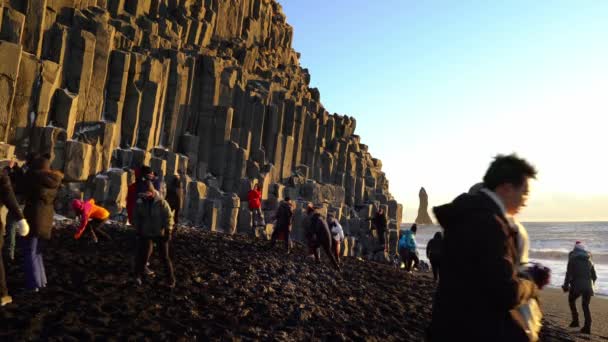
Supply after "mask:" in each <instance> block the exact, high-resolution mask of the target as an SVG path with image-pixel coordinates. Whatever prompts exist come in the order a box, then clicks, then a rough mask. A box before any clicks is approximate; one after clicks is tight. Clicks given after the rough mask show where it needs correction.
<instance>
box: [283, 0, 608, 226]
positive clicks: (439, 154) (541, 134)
mask: <svg viewBox="0 0 608 342" xmlns="http://www.w3.org/2000/svg"><path fill="white" fill-rule="evenodd" d="M280 3H281V4H282V5H283V9H284V11H285V13H286V15H287V21H288V22H289V23H290V24H291V25H292V26H293V27H294V31H295V33H294V44H293V45H294V48H295V49H296V50H297V51H299V52H301V54H302V57H301V60H300V62H301V65H302V66H303V67H305V68H308V69H309V70H310V72H311V76H312V81H311V83H312V86H316V87H318V88H319V90H320V92H321V101H322V103H323V105H324V106H325V108H326V109H327V110H328V111H329V112H330V113H334V112H336V113H339V114H348V115H351V116H354V117H355V118H356V119H357V134H359V135H361V137H362V141H363V143H365V144H368V145H369V148H370V152H371V153H372V154H373V155H374V157H378V158H380V159H382V161H383V165H384V167H383V169H384V171H385V172H386V173H387V175H388V177H389V180H390V188H391V192H392V193H393V195H395V197H396V198H397V199H398V200H399V201H400V202H402V203H404V205H405V215H406V217H405V220H406V221H408V222H410V221H412V220H413V219H414V216H415V214H416V210H417V206H418V197H417V196H418V190H419V188H420V187H421V186H424V187H425V188H426V189H427V192H428V193H429V200H430V204H431V206H433V205H438V204H441V203H444V202H447V201H451V200H452V199H453V198H454V197H455V196H456V195H458V194H459V193H460V192H462V191H466V190H467V189H468V188H469V186H470V185H472V184H473V183H475V182H477V181H479V180H480V179H481V178H482V176H483V173H484V172H485V169H486V168H487V165H488V164H489V162H490V161H491V158H492V156H494V155H495V154H497V153H511V152H517V153H518V154H519V155H520V156H522V157H524V158H526V159H528V160H529V161H531V162H532V163H533V164H535V165H536V166H537V168H538V169H539V175H538V180H537V181H536V182H535V183H534V184H533V188H532V193H531V198H530V201H529V205H528V208H526V209H525V210H524V211H523V212H522V219H524V220H608V148H607V147H608V138H607V136H608V134H607V131H608V124H607V123H608V119H607V118H608V20H606V18H608V1H604V0H594V1H515V0H510V1H409V0H382V1H371V0H365V1H364V0H332V1H327V0H324V1H321V0H308V1H303V0H282V1H281V0H280Z"/></svg>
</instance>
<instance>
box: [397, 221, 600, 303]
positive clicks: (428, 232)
mask: <svg viewBox="0 0 608 342" xmlns="http://www.w3.org/2000/svg"><path fill="white" fill-rule="evenodd" d="M523 225H524V226H525V227H526V229H527V230H528V234H529V235H530V261H533V262H539V263H541V264H543V265H545V266H547V267H549V268H551V283H550V285H551V286H552V287H560V286H561V285H562V284H563V282H564V277H565V275H566V267H567V265H568V253H569V252H570V251H571V250H572V248H573V247H574V243H575V242H576V241H581V242H582V243H583V244H585V246H586V247H587V250H589V251H590V252H591V255H592V260H593V263H594V264H595V272H596V273H597V278H598V279H597V282H596V291H595V293H596V294H599V295H602V296H608V222H523ZM410 226H411V224H403V225H402V228H406V229H409V227H410ZM440 230H441V227H440V226H438V225H424V226H418V234H417V235H416V241H417V243H418V246H419V248H420V249H419V253H420V257H421V259H424V260H426V244H427V243H428V241H429V240H430V239H431V238H432V237H433V235H435V232H438V231H440Z"/></svg>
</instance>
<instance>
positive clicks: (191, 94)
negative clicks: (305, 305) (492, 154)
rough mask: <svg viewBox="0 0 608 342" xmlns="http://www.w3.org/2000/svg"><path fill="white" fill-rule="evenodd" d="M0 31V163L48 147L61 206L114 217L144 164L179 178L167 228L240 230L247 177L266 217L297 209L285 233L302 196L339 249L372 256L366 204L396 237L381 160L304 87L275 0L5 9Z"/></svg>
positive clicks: (303, 73)
mask: <svg viewBox="0 0 608 342" xmlns="http://www.w3.org/2000/svg"><path fill="white" fill-rule="evenodd" d="M0 21H1V22H0V25H1V30H0V61H1V62H2V63H0V73H1V74H2V75H5V76H7V77H2V78H0V99H1V101H0V141H4V142H6V143H2V144H0V159H2V160H4V161H0V167H1V166H3V165H4V164H6V163H8V159H11V158H12V157H13V156H16V157H17V158H18V159H20V160H23V159H24V158H25V155H26V154H27V153H28V152H33V151H35V152H41V153H48V154H49V155H50V156H51V163H52V167H53V168H54V169H57V170H62V171H63V172H64V173H65V182H64V186H63V187H62V189H61V191H60V195H59V198H58V201H57V209H58V211H59V212H62V213H67V212H66V210H69V208H66V207H69V206H66V205H65V203H69V202H70V200H71V199H72V198H81V196H82V194H84V197H85V198H94V199H95V201H96V202H97V203H99V204H100V205H104V206H106V207H107V208H109V209H110V210H111V212H112V215H114V216H116V215H117V214H118V213H120V212H121V211H122V210H123V208H124V205H125V196H126V193H127V191H126V189H127V187H128V185H129V184H130V183H132V182H133V181H134V178H135V177H134V175H135V172H134V170H135V169H137V168H138V167H140V166H142V165H149V166H150V167H152V169H153V170H154V172H155V173H156V174H157V175H158V176H159V177H160V178H161V179H163V180H167V179H170V178H171V177H172V176H173V175H175V174H178V173H181V174H183V175H184V176H183V177H181V178H180V179H181V180H180V181H181V182H183V189H184V190H185V192H186V194H185V196H184V198H185V203H184V205H183V208H184V209H183V210H182V213H181V214H182V216H183V218H184V219H186V220H185V221H180V222H184V223H188V222H189V223H190V224H191V225H194V226H201V227H206V228H208V229H210V230H213V231H215V230H218V231H224V232H226V233H234V232H235V231H247V229H244V230H242V229H239V227H241V228H242V227H244V222H249V220H250V219H251V214H250V212H249V210H248V205H247V203H246V200H247V191H248V190H249V189H250V187H251V186H252V185H253V184H256V183H257V184H260V187H261V192H262V202H263V203H262V209H263V211H264V213H265V216H266V222H272V220H271V215H272V213H273V212H274V211H275V209H276V208H277V206H278V204H279V202H280V201H281V200H282V199H284V198H285V197H291V198H292V199H294V200H296V201H297V208H296V219H295V220H296V224H295V225H294V232H293V234H294V236H295V237H296V238H297V237H299V236H301V235H302V234H301V232H299V231H298V230H299V229H300V227H299V225H298V222H300V221H301V220H300V219H299V218H301V217H302V210H303V208H304V207H305V206H304V203H305V202H306V201H311V202H314V203H315V204H316V205H318V206H321V207H323V211H324V212H332V213H334V216H335V217H336V218H337V219H338V220H339V221H340V223H341V225H342V226H343V227H344V231H345V234H346V235H347V238H346V239H345V241H346V242H345V245H344V246H343V248H342V253H343V255H355V254H357V255H366V254H367V253H368V251H371V250H374V249H375V246H373V242H372V241H371V240H370V239H368V238H367V236H368V235H369V232H370V228H371V226H370V221H369V219H370V218H371V216H372V215H373V213H375V212H376V210H377V209H378V208H379V207H384V208H385V211H386V212H387V213H388V218H389V220H390V223H389V229H391V231H392V232H396V231H397V229H398V228H399V225H400V223H401V217H402V210H403V207H402V205H401V204H399V203H397V201H396V200H395V199H394V198H393V196H392V195H391V193H390V192H389V182H388V180H387V178H386V175H385V174H384V172H383V171H382V162H381V161H380V160H378V159H376V158H373V157H372V156H371V154H370V153H369V152H368V148H367V146H366V145H365V144H362V143H361V138H360V137H359V136H357V135H355V128H356V120H355V119H354V118H352V117H349V116H345V115H338V114H330V113H329V112H328V111H327V110H326V109H325V107H323V105H322V104H321V101H320V93H319V90H318V89H316V88H310V87H309V82H310V74H309V72H308V70H307V69H304V68H302V67H300V63H299V58H300V54H299V53H297V52H296V51H295V50H294V49H293V48H292V47H291V44H292V40H293V28H292V27H291V26H290V25H289V24H287V22H286V17H285V14H283V11H282V8H281V6H280V5H279V4H278V3H277V2H276V1H272V0H266V1H250V0H231V1H227V0H210V1H203V0H192V1H168V0H157V1H135V0H133V1H131V0H128V1H125V0H108V1H105V0H104V1H101V0H99V1H95V0H90V1H81V0H64V1H34V0H24V1H10V2H8V1H5V2H4V4H3V5H0ZM3 163H4V164H3ZM63 209H66V210H63ZM267 228H270V227H267ZM395 235H397V234H391V235H390V236H391V239H393V240H395V239H396V236H395ZM367 241H370V242H367ZM393 242H394V243H393ZM389 243H391V244H393V245H395V244H396V240H395V241H389Z"/></svg>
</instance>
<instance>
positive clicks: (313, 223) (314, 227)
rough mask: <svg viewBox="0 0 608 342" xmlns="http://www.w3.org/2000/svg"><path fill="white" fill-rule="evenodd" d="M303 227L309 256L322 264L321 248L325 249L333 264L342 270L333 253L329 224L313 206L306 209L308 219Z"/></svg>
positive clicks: (303, 222) (304, 221) (303, 223)
mask: <svg viewBox="0 0 608 342" xmlns="http://www.w3.org/2000/svg"><path fill="white" fill-rule="evenodd" d="M302 226H303V227H304V233H305V236H306V243H307V245H308V254H309V255H314V257H315V260H316V261H317V262H321V248H323V250H324V251H325V254H326V255H327V257H329V259H330V260H331V262H332V264H333V265H334V266H335V267H336V269H338V270H340V266H339V265H338V261H337V260H336V257H335V254H334V253H332V251H331V250H332V249H331V248H332V237H331V232H330V230H329V227H328V226H327V222H326V221H325V219H323V216H322V215H321V213H319V212H318V210H317V209H316V208H315V207H313V206H312V204H309V205H308V206H307V207H306V217H305V218H304V220H302Z"/></svg>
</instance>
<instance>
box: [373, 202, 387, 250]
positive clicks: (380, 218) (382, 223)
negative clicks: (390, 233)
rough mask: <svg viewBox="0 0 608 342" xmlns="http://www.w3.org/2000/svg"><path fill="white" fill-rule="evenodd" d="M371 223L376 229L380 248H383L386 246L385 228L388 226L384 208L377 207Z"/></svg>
mask: <svg viewBox="0 0 608 342" xmlns="http://www.w3.org/2000/svg"><path fill="white" fill-rule="evenodd" d="M372 224H373V226H374V228H375V229H376V234H378V244H379V245H380V247H381V248H382V250H384V249H385V246H386V229H387V226H388V220H387V218H386V214H385V213H384V209H382V208H380V209H378V211H377V212H376V215H375V216H374V218H373V219H372Z"/></svg>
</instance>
